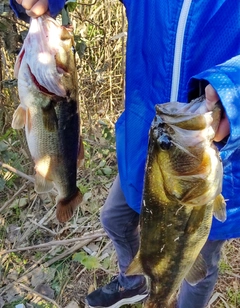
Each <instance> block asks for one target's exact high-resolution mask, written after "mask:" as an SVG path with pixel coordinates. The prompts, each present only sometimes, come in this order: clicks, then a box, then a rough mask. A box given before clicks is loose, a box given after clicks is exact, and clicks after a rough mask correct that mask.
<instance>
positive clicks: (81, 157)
mask: <svg viewBox="0 0 240 308" xmlns="http://www.w3.org/2000/svg"><path fill="white" fill-rule="evenodd" d="M83 165H84V145H83V140H82V136H80V140H79V147H78V159H77V167H78V168H80V167H82V166H83Z"/></svg>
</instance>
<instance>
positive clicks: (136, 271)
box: [126, 251, 144, 276]
mask: <svg viewBox="0 0 240 308" xmlns="http://www.w3.org/2000/svg"><path fill="white" fill-rule="evenodd" d="M142 274H144V272H143V268H142V265H141V262H140V252H139V251H138V253H137V254H136V256H135V258H134V259H133V261H132V263H131V264H130V265H129V267H128V269H127V271H126V275H129V276H130V275H142Z"/></svg>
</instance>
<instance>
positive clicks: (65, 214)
mask: <svg viewBox="0 0 240 308" xmlns="http://www.w3.org/2000/svg"><path fill="white" fill-rule="evenodd" d="M15 76H16V78H18V92H19V97H20V105H19V106H18V108H17V109H16V111H15V112H14V115H13V121H12V127H13V128H15V129H20V128H23V127H24V126H25V132H26V138H27V143H28V147H29V150H30V153H31V155H32V158H33V160H34V162H35V171H36V175H35V190H36V192H38V193H43V192H48V191H50V190H51V189H52V188H53V186H54V185H55V187H56V188H57V190H58V196H57V210H56V216H57V219H58V220H59V221H60V222H66V221H67V220H69V219H70V218H71V217H72V215H73V213H74V210H75V209H76V208H77V206H78V205H79V204H80V202H81V201H82V195H81V193H80V191H79V189H78V188H77V186H76V176H77V161H78V160H80V159H82V158H83V148H82V143H81V140H80V119H79V110H78V108H79V106H78V105H79V103H78V88H77V71H76V65H75V49H74V41H73V36H72V34H71V32H69V31H68V30H67V28H65V27H63V26H60V25H59V24H58V22H57V21H55V20H54V19H53V18H51V17H50V16H47V15H43V16H41V17H39V18H33V19H32V20H31V24H30V28H29V32H28V35H27V37H26V38H25V41H24V44H23V47H22V50H21V52H20V54H19V55H18V58H17V61H16V64H15Z"/></svg>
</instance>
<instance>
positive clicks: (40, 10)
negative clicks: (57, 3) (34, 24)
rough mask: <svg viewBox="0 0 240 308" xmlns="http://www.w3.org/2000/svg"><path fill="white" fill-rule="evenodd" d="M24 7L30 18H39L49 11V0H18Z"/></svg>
mask: <svg viewBox="0 0 240 308" xmlns="http://www.w3.org/2000/svg"><path fill="white" fill-rule="evenodd" d="M16 2H17V3H18V4H20V5H22V6H23V7H24V8H25V10H26V14H27V15H28V16H30V17H38V16H41V15H43V14H44V13H46V12H47V10H48V0H16Z"/></svg>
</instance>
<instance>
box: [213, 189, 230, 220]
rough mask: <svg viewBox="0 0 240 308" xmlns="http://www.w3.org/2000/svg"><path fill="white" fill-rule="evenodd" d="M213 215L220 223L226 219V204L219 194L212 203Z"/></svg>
mask: <svg viewBox="0 0 240 308" xmlns="http://www.w3.org/2000/svg"><path fill="white" fill-rule="evenodd" d="M213 215H214V217H215V218H216V219H217V220H219V221H221V222H224V221H225V220H226V219H227V214H226V202H225V200H224V198H223V196H222V195H221V194H220V195H218V196H217V197H216V198H215V200H214V201H213Z"/></svg>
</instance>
